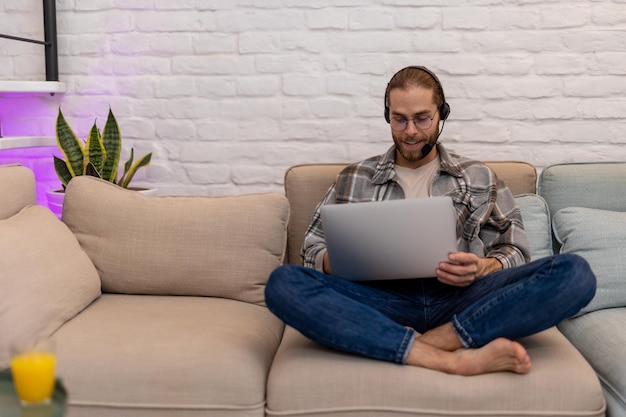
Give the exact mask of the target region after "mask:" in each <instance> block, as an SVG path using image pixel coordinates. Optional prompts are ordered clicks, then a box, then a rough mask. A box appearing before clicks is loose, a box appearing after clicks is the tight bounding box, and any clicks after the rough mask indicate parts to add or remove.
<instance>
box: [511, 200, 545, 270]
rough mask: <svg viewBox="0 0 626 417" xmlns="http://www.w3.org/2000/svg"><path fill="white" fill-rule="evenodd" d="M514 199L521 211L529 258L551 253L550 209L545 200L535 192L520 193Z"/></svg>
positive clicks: (541, 256)
mask: <svg viewBox="0 0 626 417" xmlns="http://www.w3.org/2000/svg"><path fill="white" fill-rule="evenodd" d="M515 201H517V205H518V206H519V208H520V211H521V212H522V220H523V221H524V229H526V235H527V236H528V243H529V245H530V253H531V259H532V260H533V261H534V260H535V259H539V258H543V257H545V256H550V255H552V254H553V252H552V230H551V227H550V211H549V210H548V204H547V203H546V201H545V200H544V199H543V198H542V197H540V196H538V195H537V194H520V195H517V196H515Z"/></svg>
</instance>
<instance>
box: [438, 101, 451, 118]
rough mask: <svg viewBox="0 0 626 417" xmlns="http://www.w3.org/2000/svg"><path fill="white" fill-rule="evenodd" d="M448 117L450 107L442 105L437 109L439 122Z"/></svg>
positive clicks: (446, 104)
mask: <svg viewBox="0 0 626 417" xmlns="http://www.w3.org/2000/svg"><path fill="white" fill-rule="evenodd" d="M448 116H450V105H449V104H448V103H443V104H442V105H441V107H440V108H439V117H440V119H441V120H446V119H447V118H448Z"/></svg>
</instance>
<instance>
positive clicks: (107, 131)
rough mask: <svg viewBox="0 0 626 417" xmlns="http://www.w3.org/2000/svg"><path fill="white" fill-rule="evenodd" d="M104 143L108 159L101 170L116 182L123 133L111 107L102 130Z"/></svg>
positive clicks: (106, 176)
mask: <svg viewBox="0 0 626 417" xmlns="http://www.w3.org/2000/svg"><path fill="white" fill-rule="evenodd" d="M102 144H103V146H104V149H105V152H106V159H105V160H104V164H103V166H102V171H101V173H102V178H104V179H105V180H107V181H110V182H113V183H115V182H116V179H117V170H118V168H119V164H120V155H121V153H122V134H121V133H120V127H119V125H118V124H117V120H115V116H113V112H112V111H111V109H110V108H109V115H108V117H107V121H106V123H105V125H104V129H103V130H102Z"/></svg>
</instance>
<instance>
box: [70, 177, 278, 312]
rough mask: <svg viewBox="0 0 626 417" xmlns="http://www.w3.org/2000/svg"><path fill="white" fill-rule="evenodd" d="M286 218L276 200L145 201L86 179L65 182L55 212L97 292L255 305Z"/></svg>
mask: <svg viewBox="0 0 626 417" xmlns="http://www.w3.org/2000/svg"><path fill="white" fill-rule="evenodd" d="M288 218H289V204H288V201H287V199H286V198H285V197H284V196H283V195H281V194H278V193H268V194H248V195H241V196H227V197H201V196H192V197H183V196H178V197H152V198H149V197H145V196H143V195H141V194H139V193H137V192H135V191H130V190H125V189H123V188H120V187H118V186H116V185H114V184H111V183H108V182H106V181H102V180H99V179H97V178H93V177H86V176H85V177H77V178H74V179H73V180H72V181H71V182H70V184H69V185H68V187H67V190H66V192H65V202H64V207H63V221H64V222H65V223H66V224H67V225H68V226H69V228H70V229H71V230H72V231H73V232H74V234H75V235H76V237H77V238H78V240H79V242H80V244H81V246H82V247H83V249H84V250H85V251H86V252H87V254H88V255H89V257H90V258H91V260H92V261H93V263H94V265H95V266H96V268H97V269H98V272H99V273H100V278H101V280H102V291H104V292H110V293H126V294H149V295H195V296H213V297H223V298H230V299H234V300H239V301H245V302H249V303H255V304H261V305H263V304H264V303H265V294H264V290H265V283H266V282H267V278H268V277H269V275H270V273H271V272H272V271H273V270H274V269H275V268H276V267H278V266H280V265H281V264H282V262H283V258H284V255H285V248H286V241H287V221H288Z"/></svg>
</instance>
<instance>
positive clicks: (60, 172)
mask: <svg viewBox="0 0 626 417" xmlns="http://www.w3.org/2000/svg"><path fill="white" fill-rule="evenodd" d="M53 158H54V170H55V171H56V173H57V176H58V177H59V180H61V184H62V185H63V189H65V187H66V186H67V184H68V183H69V182H70V180H71V179H72V177H73V175H72V173H71V172H70V170H69V168H68V167H67V164H66V163H65V161H64V160H62V159H61V158H59V157H58V156H54V155H53Z"/></svg>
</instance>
